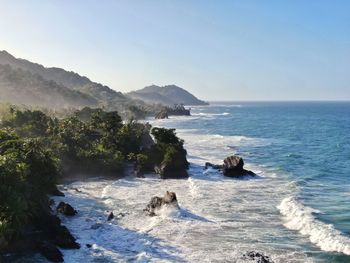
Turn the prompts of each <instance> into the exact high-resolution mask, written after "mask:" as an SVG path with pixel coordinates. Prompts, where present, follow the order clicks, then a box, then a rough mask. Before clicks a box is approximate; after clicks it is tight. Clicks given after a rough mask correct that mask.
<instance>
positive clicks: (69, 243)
mask: <svg viewBox="0 0 350 263" xmlns="http://www.w3.org/2000/svg"><path fill="white" fill-rule="evenodd" d="M36 224H37V226H38V227H40V229H41V231H43V233H44V234H45V237H46V239H48V240H49V241H50V242H52V243H54V244H55V245H57V246H59V247H61V248H70V249H79V248H80V245H79V244H78V243H77V242H76V240H75V238H74V237H73V236H72V234H71V233H70V232H69V230H68V229H67V227H65V226H63V225H62V224H61V220H60V219H59V218H58V217H57V216H55V215H43V216H41V217H40V218H39V219H38V221H37V222H36Z"/></svg>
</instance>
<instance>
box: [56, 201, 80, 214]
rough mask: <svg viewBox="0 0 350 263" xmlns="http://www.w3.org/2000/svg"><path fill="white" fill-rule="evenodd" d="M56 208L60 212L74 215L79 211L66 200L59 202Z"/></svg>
mask: <svg viewBox="0 0 350 263" xmlns="http://www.w3.org/2000/svg"><path fill="white" fill-rule="evenodd" d="M56 210H57V211H58V212H59V213H62V214H64V215H66V216H74V215H75V214H76V213H77V211H76V210H74V208H73V207H72V206H71V205H70V204H67V203H65V202H60V203H59V204H58V206H57V208H56Z"/></svg>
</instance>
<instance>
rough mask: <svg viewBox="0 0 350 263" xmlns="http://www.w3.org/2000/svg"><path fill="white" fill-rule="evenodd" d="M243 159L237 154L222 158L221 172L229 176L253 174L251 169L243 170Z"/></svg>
mask: <svg viewBox="0 0 350 263" xmlns="http://www.w3.org/2000/svg"><path fill="white" fill-rule="evenodd" d="M243 166H244V161H243V159H242V158H241V157H239V156H238V155H233V156H229V157H227V158H226V159H225V160H224V165H223V166H222V169H223V174H224V175H225V176H230V177H240V176H244V175H251V176H254V175H255V173H253V172H252V171H248V170H245V169H244V168H243Z"/></svg>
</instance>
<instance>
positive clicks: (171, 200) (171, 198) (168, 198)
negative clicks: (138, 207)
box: [143, 191, 178, 216]
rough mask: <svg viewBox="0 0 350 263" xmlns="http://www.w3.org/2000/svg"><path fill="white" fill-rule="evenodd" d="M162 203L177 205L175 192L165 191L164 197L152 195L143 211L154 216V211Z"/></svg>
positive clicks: (162, 204)
mask: <svg viewBox="0 0 350 263" xmlns="http://www.w3.org/2000/svg"><path fill="white" fill-rule="evenodd" d="M164 205H175V206H178V204H177V198H176V194H175V193H174V192H169V191H166V193H165V195H164V197H159V196H154V197H152V199H151V201H150V202H149V203H148V205H147V207H146V208H145V209H144V210H143V211H145V212H146V213H147V214H148V215H149V216H155V215H156V211H157V210H159V209H160V208H161V207H162V206H164Z"/></svg>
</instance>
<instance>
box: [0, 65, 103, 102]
mask: <svg viewBox="0 0 350 263" xmlns="http://www.w3.org/2000/svg"><path fill="white" fill-rule="evenodd" d="M0 101H1V102H9V103H13V104H20V105H22V104H25V105H36V106H40V107H47V108H67V107H80V106H82V105H86V106H96V105H98V101H97V100H96V99H95V98H94V97H92V96H90V95H88V94H85V93H82V92H80V91H77V90H73V89H69V88H67V87H65V86H63V85H60V84H57V83H56V82H54V81H50V80H46V79H44V78H43V77H41V76H40V75H38V74H32V73H31V72H29V71H25V70H23V69H21V68H16V69H14V68H12V67H11V66H10V65H1V64H0Z"/></svg>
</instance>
